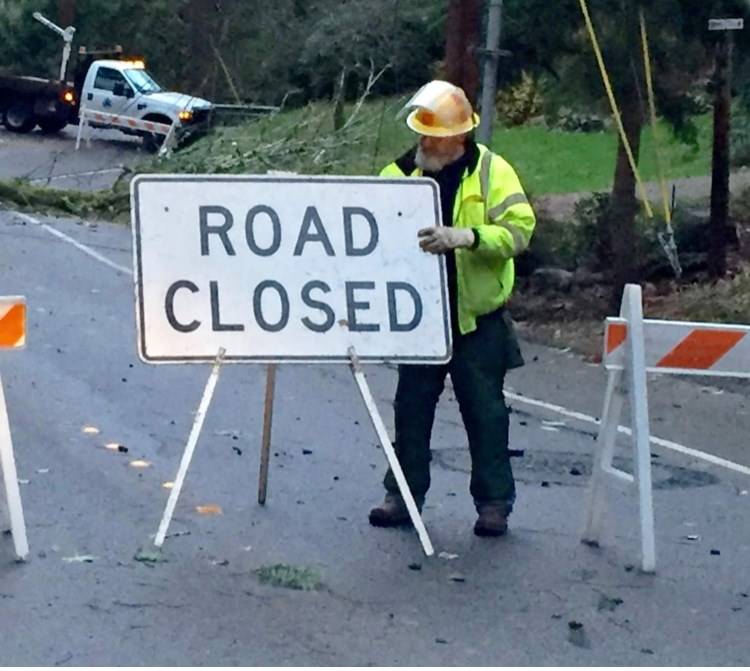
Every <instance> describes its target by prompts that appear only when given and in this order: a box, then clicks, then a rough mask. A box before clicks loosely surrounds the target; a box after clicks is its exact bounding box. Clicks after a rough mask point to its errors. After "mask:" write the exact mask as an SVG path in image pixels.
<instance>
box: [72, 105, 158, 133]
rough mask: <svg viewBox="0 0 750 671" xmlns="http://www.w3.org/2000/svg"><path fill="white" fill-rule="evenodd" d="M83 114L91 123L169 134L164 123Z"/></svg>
mask: <svg viewBox="0 0 750 671" xmlns="http://www.w3.org/2000/svg"><path fill="white" fill-rule="evenodd" d="M83 114H84V115H85V116H87V117H88V118H89V119H92V120H93V121H97V122H99V123H106V124H109V125H111V126H122V127H126V128H133V129H135V130H147V131H151V132H153V133H161V134H162V135H166V134H167V133H169V130H170V128H171V126H170V125H169V124H165V123H157V122H156V121H143V120H142V119H136V118H134V117H123V116H120V115H118V114H107V113H106V112H92V111H89V110H85V109H84V111H83Z"/></svg>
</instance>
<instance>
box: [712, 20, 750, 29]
mask: <svg viewBox="0 0 750 671" xmlns="http://www.w3.org/2000/svg"><path fill="white" fill-rule="evenodd" d="M744 28H745V19H709V21H708V29H709V30H743V29H744Z"/></svg>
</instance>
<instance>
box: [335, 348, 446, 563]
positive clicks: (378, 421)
mask: <svg viewBox="0 0 750 671" xmlns="http://www.w3.org/2000/svg"><path fill="white" fill-rule="evenodd" d="M349 359H350V361H351V364H350V365H351V369H352V375H354V380H355V382H356V383H357V387H358V388H359V393H360V394H361V395H362V400H363V401H364V402H365V407H366V408H367V413H368V414H369V415H370V420H371V421H372V425H373V427H374V428H375V433H377V434H378V438H379V439H380V444H381V445H382V446H383V451H384V452H385V456H386V458H387V459H388V465H389V466H390V467H391V470H392V471H393V475H394V476H395V477H396V482H397V483H398V489H399V492H400V493H401V498H403V500H404V503H405V504H406V508H407V510H408V511H409V517H410V518H411V522H412V524H413V525H414V528H415V529H416V530H417V535H418V536H419V542H420V543H422V549H423V550H424V553H425V555H427V556H428V557H431V556H432V555H433V554H435V550H434V549H433V547H432V543H431V542H430V537H429V536H428V535H427V529H425V526H424V522H422V517H421V516H420V514H419V509H418V508H417V504H416V502H415V501H414V497H413V496H412V493H411V489H409V484H408V483H407V482H406V477H405V476H404V472H403V470H401V464H400V463H399V461H398V457H397V456H396V451H395V450H394V449H393V444H392V443H391V440H390V438H389V437H388V431H387V430H386V428H385V424H384V423H383V418H382V417H381V416H380V411H379V410H378V406H377V404H376V403H375V399H374V398H373V397H372V393H371V392H370V385H368V384H367V378H366V377H365V374H364V371H363V370H362V365H361V364H360V361H359V358H358V357H357V352H356V351H355V349H354V348H353V347H350V348H349Z"/></svg>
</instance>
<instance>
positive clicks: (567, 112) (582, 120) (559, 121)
mask: <svg viewBox="0 0 750 671" xmlns="http://www.w3.org/2000/svg"><path fill="white" fill-rule="evenodd" d="M547 125H548V126H550V127H551V128H556V129H558V130H564V131H568V132H572V133H600V132H602V131H603V130H605V129H606V127H607V124H606V122H605V120H604V119H603V118H602V117H600V116H599V115H598V114H594V113H592V112H577V111H575V110H572V109H570V108H568V107H561V108H560V109H559V110H557V113H556V114H555V115H553V116H552V117H548V118H547Z"/></svg>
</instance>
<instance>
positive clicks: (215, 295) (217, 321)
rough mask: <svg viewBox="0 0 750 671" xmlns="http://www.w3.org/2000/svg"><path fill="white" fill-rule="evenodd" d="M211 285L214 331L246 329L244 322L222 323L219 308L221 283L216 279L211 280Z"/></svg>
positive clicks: (212, 326) (212, 325) (212, 324)
mask: <svg viewBox="0 0 750 671" xmlns="http://www.w3.org/2000/svg"><path fill="white" fill-rule="evenodd" d="M209 286H210V287H211V328H212V329H213V330H214V331H217V332H218V331H244V330H245V327H244V326H243V325H242V324H222V323H221V309H220V308H219V283H218V282H216V281H215V280H212V281H211V282H209Z"/></svg>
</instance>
